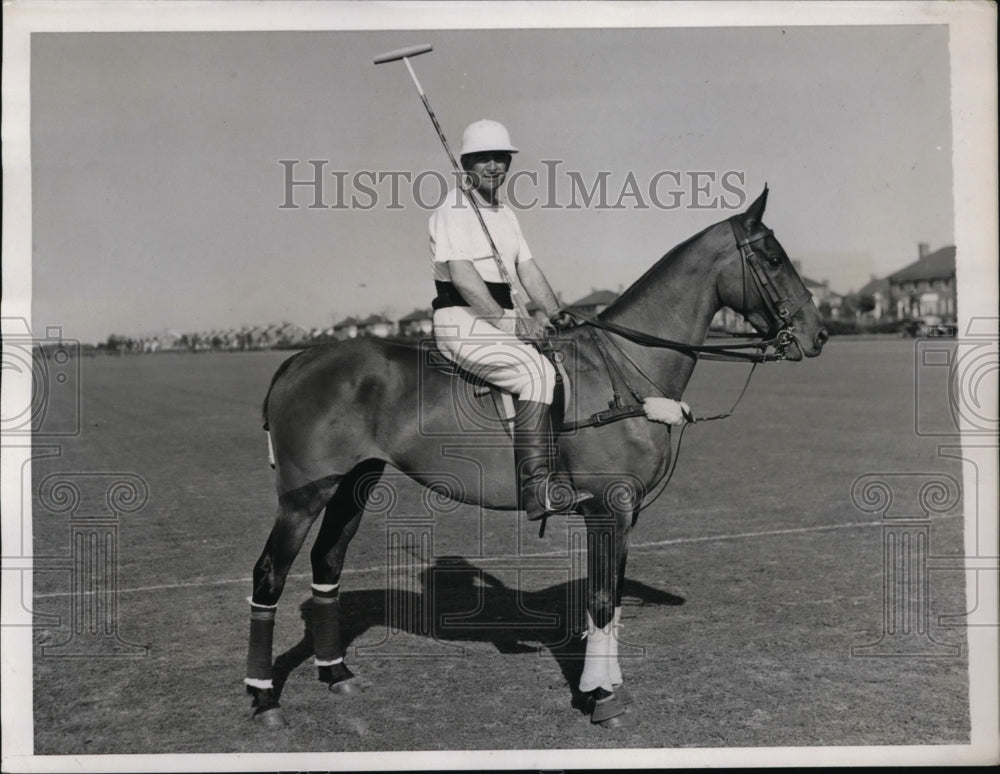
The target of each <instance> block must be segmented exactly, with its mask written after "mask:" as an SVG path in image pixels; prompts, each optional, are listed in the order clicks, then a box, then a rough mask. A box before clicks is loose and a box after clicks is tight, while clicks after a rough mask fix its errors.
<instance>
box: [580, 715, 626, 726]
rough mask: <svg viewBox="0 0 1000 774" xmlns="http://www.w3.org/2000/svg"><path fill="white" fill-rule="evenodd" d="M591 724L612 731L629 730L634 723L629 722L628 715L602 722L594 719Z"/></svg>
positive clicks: (616, 716) (617, 716)
mask: <svg viewBox="0 0 1000 774" xmlns="http://www.w3.org/2000/svg"><path fill="white" fill-rule="evenodd" d="M590 722H591V723H594V724H596V725H598V726H600V727H601V728H610V729H616V728H629V727H630V726H631V725H632V721H631V720H629V716H628V714H622V715H615V716H614V717H610V718H608V719H607V720H600V721H598V720H593V719H592V720H591V721H590Z"/></svg>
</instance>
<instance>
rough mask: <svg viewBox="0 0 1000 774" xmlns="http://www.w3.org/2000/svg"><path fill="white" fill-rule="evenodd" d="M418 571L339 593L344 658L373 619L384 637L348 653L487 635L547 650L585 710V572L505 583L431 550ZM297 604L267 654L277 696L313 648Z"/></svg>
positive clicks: (644, 599) (455, 648) (513, 650)
mask: <svg viewBox="0 0 1000 774" xmlns="http://www.w3.org/2000/svg"><path fill="white" fill-rule="evenodd" d="M417 578H418V580H419V582H420V585H421V588H420V590H408V589H405V588H403V589H400V588H390V589H385V588H383V589H364V590H359V591H345V592H343V593H341V595H340V609H341V626H340V637H341V646H342V648H343V652H344V653H345V657H346V660H350V657H351V655H352V654H351V652H350V651H351V646H352V645H353V644H354V643H355V641H356V640H358V638H359V637H361V636H362V635H363V634H365V633H366V632H368V631H369V630H370V629H373V628H378V627H382V628H383V630H384V631H385V632H386V634H385V636H384V638H383V640H382V641H381V642H379V643H375V644H367V643H364V644H362V643H359V644H358V645H357V646H356V647H355V654H354V655H356V656H375V657H378V656H392V655H399V654H402V653H403V652H404V651H402V650H400V648H405V647H406V645H405V643H399V642H398V641H397V640H395V639H394V637H396V636H397V635H398V634H400V633H405V634H407V635H416V636H420V637H424V638H427V639H428V640H431V641H432V642H431V644H430V649H431V650H434V651H436V654H441V655H449V654H450V655H453V656H454V655H461V654H462V652H463V648H462V643H463V642H476V643H487V644H490V645H492V646H493V647H495V648H496V650H497V652H499V653H504V654H518V653H539V652H542V651H548V652H549V653H550V654H551V656H552V657H553V658H554V659H555V660H556V663H557V664H558V665H559V668H560V670H561V672H562V675H563V678H564V679H565V680H566V683H567V686H568V687H569V689H570V691H571V692H572V698H573V701H572V703H573V705H574V706H576V707H577V708H578V709H580V710H581V711H585V708H586V697H584V696H581V695H580V694H579V692H578V690H577V688H576V686H577V685H578V683H579V680H580V674H581V672H582V670H583V661H584V652H585V650H586V640H585V639H584V638H583V637H582V633H583V632H584V630H585V628H586V623H585V608H586V605H585V602H584V600H585V597H584V593H585V580H584V579H582V578H580V579H574V580H569V581H566V582H563V583H558V584H555V585H553V586H549V587H547V588H544V589H541V590H539V591H526V590H522V589H519V588H516V587H513V586H510V585H507V584H506V583H504V582H503V580H501V579H500V578H499V577H498V576H497V575H496V574H494V573H491V572H489V571H488V570H485V569H483V568H481V567H476V566H475V565H473V564H472V563H470V562H469V561H468V560H466V559H465V558H463V557H457V556H445V557H440V558H438V559H437V560H436V561H435V562H434V564H433V565H431V566H429V567H426V568H424V569H423V570H422V571H421V572H420V573H419V574H418V576H417ZM684 601H685V600H684V599H683V598H682V597H678V596H675V595H674V594H670V593H669V592H666V591H663V590H661V589H655V588H653V587H651V586H647V585H646V584H644V583H641V582H640V581H635V580H628V579H626V581H625V586H624V588H623V603H624V607H625V608H626V609H631V608H635V607H645V606H660V605H668V606H675V605H682V604H684ZM299 612H300V615H301V619H302V622H303V635H302V639H301V640H299V642H297V643H296V644H295V645H293V646H292V647H291V648H289V649H288V650H287V651H285V652H284V653H282V654H280V655H279V656H278V657H277V658H276V659H275V662H274V691H275V695H276V697H278V696H280V694H281V690H282V688H283V687H284V685H285V682H286V680H287V679H288V677H289V675H290V674H291V673H292V671H293V670H295V669H296V668H298V667H299V666H300V665H301V664H302V663H304V662H305V661H306V660H307V659H309V658H310V657H311V656H312V655H313V640H312V599H311V597H310V598H307V599H306V600H305V601H303V602H302V603H301V604H300V605H299ZM626 617H627V615H626ZM636 647H637V646H629V645H628V637H627V635H626V636H623V637H622V643H621V650H622V654H623V656H624V655H626V654H627V653H628V652H629V650H630V648H631V650H633V651H634V650H635V648H636ZM407 654H408V655H422V654H423V652H422V651H421V652H415V651H414V650H413V645H412V642H411V643H410V649H409V651H408V653H407Z"/></svg>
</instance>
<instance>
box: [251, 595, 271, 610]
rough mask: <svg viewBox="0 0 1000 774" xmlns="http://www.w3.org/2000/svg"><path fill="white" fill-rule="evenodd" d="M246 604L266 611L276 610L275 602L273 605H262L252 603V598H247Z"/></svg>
mask: <svg viewBox="0 0 1000 774" xmlns="http://www.w3.org/2000/svg"><path fill="white" fill-rule="evenodd" d="M247 602H249V603H250V604H251V605H253V606H254V607H263V608H266V609H268V610H277V609H278V604H277V602H276V603H274V604H273V605H262V604H261V603H260V602H254V601H253V597H247Z"/></svg>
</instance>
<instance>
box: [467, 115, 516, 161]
mask: <svg viewBox="0 0 1000 774" xmlns="http://www.w3.org/2000/svg"><path fill="white" fill-rule="evenodd" d="M486 151H503V152H504V153H517V148H515V147H514V146H513V145H511V144H510V135H509V134H508V133H507V128H506V127H505V126H504V125H503V124H501V123H499V122H498V121H491V120H490V119H488V118H483V119H480V120H479V121H475V122H473V123H471V124H469V125H468V126H467V127H466V128H465V131H464V132H463V133H462V153H461V154H460V155H462V156H464V155H465V154H467V153H484V152H486Z"/></svg>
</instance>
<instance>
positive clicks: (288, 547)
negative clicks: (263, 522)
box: [244, 477, 336, 725]
mask: <svg viewBox="0 0 1000 774" xmlns="http://www.w3.org/2000/svg"><path fill="white" fill-rule="evenodd" d="M335 484H336V479H335V478H334V477H331V480H329V481H323V482H316V483H313V484H309V485H307V486H305V487H302V488H300V489H297V490H295V491H293V492H289V493H286V494H284V495H282V496H281V497H280V498H279V501H278V515H277V518H276V519H275V522H274V526H273V527H272V528H271V534H270V535H269V536H268V538H267V543H266V545H265V546H264V550H263V552H262V553H261V555H260V558H259V559H258V560H257V563H256V564H255V565H254V568H253V595H252V596H251V598H250V646H249V648H248V650H247V676H246V680H245V681H244V682H245V683H246V686H247V692H248V693H249V694H250V696H251V697H252V698H253V709H254V717H255V718H258V719H261V720H263V721H265V722H266V723H268V724H273V725H279V724H283V723H284V721H283V720H282V718H281V715H280V713H279V712H278V701H277V699H276V698H275V696H274V675H273V668H272V662H271V653H272V643H273V640H274V614H275V611H276V609H277V607H278V599H279V598H280V597H281V591H282V589H283V588H284V586H285V579H286V578H287V576H288V571H289V570H290V569H291V566H292V562H293V561H294V560H295V557H296V555H298V553H299V550H300V549H301V548H302V543H303V542H304V541H305V539H306V535H308V534H309V528H310V527H311V526H312V523H313V521H315V520H316V516H318V515H319V512H320V510H322V508H323V506H324V505H325V504H326V502H327V501H328V500H329V499H330V492H331V489H332V487H333V486H334V485H335Z"/></svg>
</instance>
